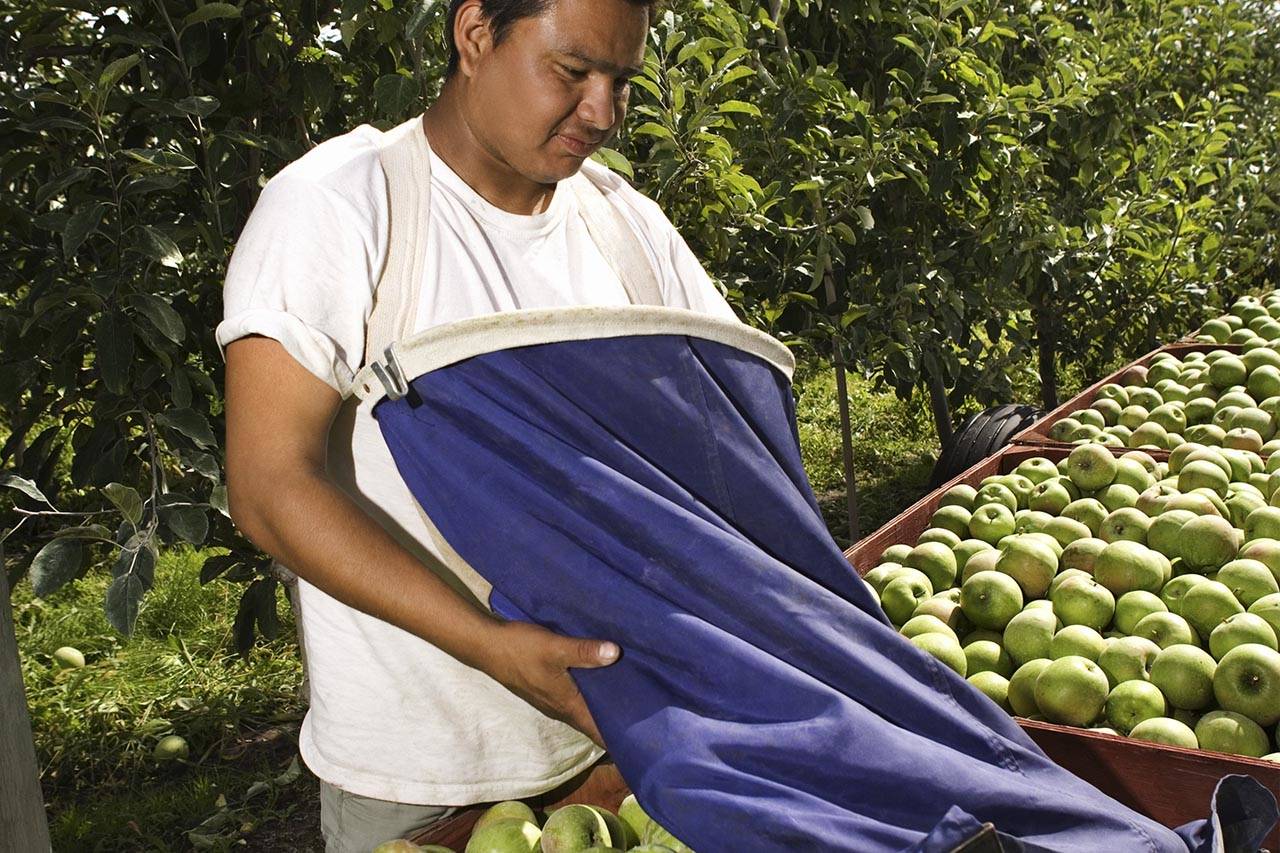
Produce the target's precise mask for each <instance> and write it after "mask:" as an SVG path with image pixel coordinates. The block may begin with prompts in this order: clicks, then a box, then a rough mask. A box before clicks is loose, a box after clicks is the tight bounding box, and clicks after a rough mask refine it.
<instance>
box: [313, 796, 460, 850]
mask: <svg viewBox="0 0 1280 853" xmlns="http://www.w3.org/2000/svg"><path fill="white" fill-rule="evenodd" d="M457 811H458V809H457V807H455V806H415V805H411V804H409V803H393V802H389V801H387V800H375V799H373V798H371V797H362V796H360V795H359V794H352V793H351V792H349V791H344V790H342V789H341V788H339V787H337V786H336V785H330V784H329V783H328V782H325V781H324V780H321V781H320V833H321V834H322V835H323V836H324V849H325V853H369V851H370V850H372V849H373V848H375V847H377V846H378V845H379V844H381V843H382V842H384V841H390V840H392V839H393V838H403V837H405V836H407V835H411V834H416V833H418V832H420V831H422V830H423V829H426V828H427V827H428V826H431V825H432V824H434V823H436V822H438V821H441V820H444V819H445V818H447V817H450V816H451V815H453V814H454V813H456V812H457Z"/></svg>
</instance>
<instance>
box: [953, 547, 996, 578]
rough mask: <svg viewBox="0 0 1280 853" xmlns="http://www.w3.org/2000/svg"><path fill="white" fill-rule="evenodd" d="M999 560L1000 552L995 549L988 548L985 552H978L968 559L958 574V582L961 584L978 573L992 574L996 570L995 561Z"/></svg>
mask: <svg viewBox="0 0 1280 853" xmlns="http://www.w3.org/2000/svg"><path fill="white" fill-rule="evenodd" d="M999 559H1000V551H999V550H998V549H996V548H989V549H988V550H986V551H980V552H979V553H977V554H974V555H973V556H972V557H970V558H969V561H968V562H966V563H965V564H964V567H963V569H962V570H961V572H960V582H961V584H963V583H964V582H965V581H967V580H968V579H969V578H971V577H973V576H974V575H976V574H977V573H978V572H993V571H995V569H996V561H998V560H999Z"/></svg>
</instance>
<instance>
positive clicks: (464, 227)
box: [217, 126, 734, 805]
mask: <svg viewBox="0 0 1280 853" xmlns="http://www.w3.org/2000/svg"><path fill="white" fill-rule="evenodd" d="M378 138H379V131H377V130H376V129H375V128H372V127H369V126H362V127H360V128H357V129H356V130H354V131H352V132H350V133H347V134H344V135H342V136H339V137H336V138H334V139H330V140H328V141H326V142H324V143H323V144H321V145H319V146H317V147H316V148H314V149H312V150H311V151H309V152H308V153H307V154H306V155H304V156H303V157H301V158H300V159H298V160H296V161H295V162H293V163H291V164H289V165H288V166H287V167H285V168H284V169H283V170H281V171H280V173H279V174H277V175H276V176H275V177H274V178H272V180H271V181H270V182H269V183H268V184H267V186H266V187H265V188H264V189H263V191H262V195H261V197H260V198H259V200H258V203H257V206H256V207H255V208H254V210H253V213H252V215H251V216H250V217H249V221H248V224H247V225H246V226H245V229H244V232H243V234H242V235H241V237H240V239H239V241H238V243H237V244H236V249H235V253H234V254H233V256H232V258H231V262H230V265H229V267H228V269H227V280H226V287H225V291H224V294H223V299H224V319H223V321H222V323H220V324H219V326H218V329H217V341H218V344H219V346H220V347H225V346H226V345H227V344H228V343H230V342H231V341H234V340H236V339H237V338H240V337H243V336H245V335H250V334H259V335H264V336H266V337H270V338H273V339H275V340H277V341H279V342H280V343H281V344H282V345H283V346H284V348H285V349H286V350H287V351H288V352H289V353H290V354H291V355H292V356H293V357H294V358H295V359H297V361H298V362H299V363H300V364H301V365H302V366H303V367H305V368H306V369H307V370H309V371H310V372H311V373H313V374H315V375H316V376H317V377H319V378H320V379H322V380H324V381H325V382H327V383H328V384H329V385H330V386H332V387H333V388H334V389H335V390H337V391H339V392H345V391H346V390H347V389H348V388H349V387H350V384H351V381H352V378H353V376H354V374H355V372H356V371H357V370H358V369H359V368H360V366H361V364H360V362H361V360H362V358H363V354H364V338H365V326H366V323H367V321H368V319H369V312H370V310H371V308H372V303H373V297H372V295H373V288H374V284H375V282H376V279H377V276H378V274H379V273H380V271H381V270H382V267H383V262H384V261H385V259H386V254H387V247H386V240H387V217H388V213H387V210H388V201H387V191H386V183H385V178H384V175H383V172H382V168H381V165H380V162H379V160H378V156H377V151H376V143H377V140H378ZM583 168H584V169H589V170H591V174H592V175H593V176H595V178H596V181H595V182H596V183H597V184H600V185H603V186H604V188H605V190H606V197H607V199H608V201H609V202H610V203H612V204H614V205H615V206H616V207H617V208H618V210H619V211H620V212H621V214H622V216H623V217H624V218H625V219H626V220H627V221H628V222H629V223H630V224H631V226H632V227H633V228H634V230H635V232H636V234H637V236H638V237H639V239H640V243H641V245H642V247H643V248H644V250H645V253H646V254H647V255H648V258H649V261H650V262H651V263H652V264H653V268H654V270H655V272H656V274H657V277H658V281H659V285H660V286H661V288H662V291H663V296H664V301H665V304H667V305H669V306H673V307H680V308H688V309H692V310H696V311H704V312H707V313H710V314H714V315H717V316H721V317H725V318H730V319H732V318H734V313H733V310H732V309H731V308H730V307H729V305H728V303H726V302H725V300H724V297H723V296H722V295H721V294H720V292H719V290H718V289H717V288H716V286H715V285H714V284H713V282H712V281H711V280H710V278H709V277H708V276H707V274H706V272H705V271H704V270H703V269H702V266H701V265H700V264H699V263H698V261H697V259H696V258H695V257H694V256H693V253H692V252H691V251H690V250H689V247H688V245H687V244H686V243H685V241H684V240H683V239H682V238H681V237H680V235H679V234H678V233H677V232H676V230H675V229H674V227H673V226H672V225H671V223H670V221H669V220H668V219H667V218H666V217H665V216H664V215H663V213H662V211H661V210H660V209H659V208H658V206H657V205H656V204H654V203H653V202H652V201H650V200H649V199H647V198H645V197H644V196H642V195H641V194H640V193H639V192H637V191H636V190H635V189H634V188H632V187H631V186H630V185H629V184H627V182H626V181H624V180H623V179H622V178H620V177H619V176H617V175H614V174H612V173H610V172H609V171H608V170H607V169H605V168H604V167H603V166H600V165H598V164H597V163H595V162H593V161H587V162H586V163H585V164H584V165H583ZM577 204H578V202H577V199H576V198H575V196H574V194H573V193H572V192H570V191H569V190H568V188H567V187H561V188H560V189H559V190H558V191H557V192H556V193H555V194H554V195H553V196H552V200H551V202H550V204H549V206H548V207H547V209H546V210H545V211H543V212H542V213H538V214H535V215H532V216H523V215H519V214H513V213H508V212H506V211H503V210H501V209H499V208H497V207H495V206H494V205H492V204H490V203H489V202H487V201H486V200H485V199H484V198H482V197H481V196H480V195H479V194H478V193H476V192H475V191H474V190H472V189H471V187H470V186H468V185H467V184H466V183H465V182H464V181H463V180H462V179H461V178H460V177H458V175H457V174H455V173H454V172H453V171H452V170H451V169H450V168H449V167H448V166H447V165H445V163H444V161H442V160H441V159H440V158H439V157H437V156H436V155H435V153H434V152H433V153H432V154H431V194H430V221H429V225H428V228H427V241H426V243H427V245H426V253H427V263H426V265H425V274H424V277H423V280H422V282H421V285H420V286H421V294H420V297H419V301H418V316H417V324H416V327H415V331H420V330H422V329H426V328H428V327H431V326H436V325H439V324H442V323H448V322H451V321H455V320H460V319H463V318H466V317H473V316H477V315H483V314H491V313H494V312H500V311H509V310H514V309H521V308H545V307H553V306H570V305H600V304H607V305H608V304H626V303H627V297H626V292H625V291H624V289H623V287H622V285H621V283H620V282H619V281H618V278H617V276H616V274H615V273H614V272H613V270H612V268H611V267H610V266H609V264H608V263H607V262H606V261H605V259H604V257H603V256H602V255H601V253H600V251H599V250H598V249H597V248H596V246H595V244H594V243H593V241H592V239H591V237H590V235H589V233H588V231H587V229H586V226H585V225H584V223H583V221H582V218H581V215H580V214H579V213H578V209H577ZM371 410H372V405H371V403H370V404H365V403H361V402H360V401H358V400H357V399H356V398H354V397H352V398H350V399H348V400H347V401H346V402H345V403H344V404H343V406H342V409H341V411H340V412H339V414H338V416H337V417H336V418H335V421H334V425H333V428H332V429H331V431H330V434H329V461H328V464H329V468H328V470H329V475H330V477H332V478H333V480H334V481H335V482H336V483H337V484H338V485H340V486H341V487H342V488H343V489H344V490H345V491H346V492H348V493H349V494H350V495H351V496H352V498H353V499H354V500H355V501H356V502H357V503H358V504H359V505H360V506H361V507H362V508H363V509H365V510H366V511H367V512H369V514H370V515H372V516H373V517H374V518H375V519H377V520H378V521H379V522H380V523H381V524H382V525H383V526H384V527H385V528H386V529H387V530H388V531H390V532H391V534H392V535H393V536H394V537H395V538H396V539H397V540H398V541H399V542H400V544H401V545H403V546H404V547H405V548H407V549H408V550H409V551H410V552H411V553H413V554H415V555H417V556H419V558H420V559H423V560H424V561H425V559H426V555H427V554H437V555H438V554H439V553H440V548H439V543H437V542H433V541H432V538H431V535H430V533H429V532H428V528H427V527H426V525H425V524H424V523H423V521H422V519H421V516H420V511H419V509H418V506H417V503H416V501H415V499H414V498H413V496H412V494H411V493H410V492H409V490H408V488H407V487H406V486H405V485H404V482H403V481H402V480H401V478H400V476H399V474H398V473H397V471H396V467H395V463H394V461H393V460H392V458H391V455H390V452H389V451H388V450H387V447H386V445H385V443H384V442H383V439H382V435H381V433H380V432H379V429H378V425H377V423H376V422H375V421H374V419H373V417H372V414H371ZM446 580H451V582H452V578H451V577H449V578H446ZM455 587H457V584H456V583H455ZM457 588H459V589H461V587H457ZM297 601H298V603H299V605H300V614H301V615H300V619H301V625H300V628H301V638H302V648H303V655H304V660H305V661H306V668H307V676H308V680H309V683H310V707H309V710H308V712H307V715H306V718H305V719H304V720H303V723H302V732H301V737H300V745H301V752H302V757H303V760H304V761H305V762H306V763H307V766H308V767H310V768H311V770H312V771H313V772H314V773H315V774H316V775H317V776H319V777H320V778H321V779H323V780H325V781H327V782H330V783H332V784H334V785H337V786H339V787H341V788H343V789H345V790H347V791H350V792H352V793H355V794H360V795H363V796H367V797H375V798H378V799H383V800H393V801H397V802H405V803H418V804H430V805H469V804H471V803H477V802H485V801H489V800H503V799H512V798H518V797H527V796H533V795H536V794H540V793H543V792H545V791H547V790H550V789H551V788H553V787H555V786H556V785H559V784H561V783H562V782H565V781H567V780H568V779H570V778H572V777H573V776H575V775H576V774H578V773H580V772H581V771H582V770H584V769H586V768H587V767H589V766H590V765H591V764H592V763H593V762H595V761H596V760H597V759H598V758H599V757H600V755H601V754H602V753H601V750H600V749H599V748H598V747H596V746H595V744H593V743H592V742H591V741H590V740H589V739H588V738H587V737H585V736H584V735H582V734H580V733H579V732H577V731H575V730H574V729H572V728H570V727H569V726H567V725H565V724H563V723H560V722H558V721H555V720H551V719H550V718H548V717H546V716H544V715H543V714H541V713H540V712H538V711H537V710H535V709H534V708H533V707H532V706H530V705H528V704H527V703H525V702H524V701H523V700H521V699H519V698H518V697H516V696H515V695H514V694H512V693H510V692H509V691H508V690H507V689H506V688H504V687H503V686H502V685H500V684H498V683H497V682H496V681H494V680H493V679H491V678H490V677H489V676H487V675H485V674H484V673H482V672H479V671H478V670H475V669H472V668H470V667H468V666H465V665H464V664H462V663H459V662H458V661H457V660H455V659H454V658H453V657H450V656H449V655H448V654H446V653H444V652H442V651H441V650H439V649H437V648H436V647H435V646H433V645H431V644H430V643H427V642H426V641H424V640H422V639H420V638H418V637H416V636H414V635H412V634H410V633H408V632H407V631H403V630H401V629H400V628H397V627H395V626H393V625H391V624H389V623H386V622H383V621H382V620H380V619H376V618H374V617H372V616H368V615H366V614H364V613H361V612H359V611H357V610H355V609H353V608H351V607H348V606H346V605H345V604H342V603H341V602H339V601H337V600H335V599H333V598H331V597H330V596H328V595H326V594H325V593H323V592H321V591H320V590H319V589H317V588H316V587H314V586H312V585H310V584H308V583H307V582H306V581H304V580H301V579H299V580H298V587H297Z"/></svg>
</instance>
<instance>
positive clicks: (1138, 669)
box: [1098, 637, 1160, 687]
mask: <svg viewBox="0 0 1280 853" xmlns="http://www.w3.org/2000/svg"><path fill="white" fill-rule="evenodd" d="M1159 653H1160V647H1159V646H1157V645H1156V644H1155V643H1153V642H1151V641H1150V640H1148V639H1145V638H1143V637H1117V638H1116V639H1114V640H1112V641H1111V642H1110V643H1107V647H1106V648H1105V649H1103V650H1102V654H1100V655H1098V666H1100V667H1102V671H1103V672H1105V673H1106V674H1107V681H1108V683H1110V685H1111V686H1112V687H1115V686H1116V685H1117V684H1120V683H1121V682H1125V681H1133V680H1135V679H1136V680H1138V681H1148V680H1150V678H1151V664H1152V663H1153V662H1154V661H1155V659H1156V655H1157V654H1159Z"/></svg>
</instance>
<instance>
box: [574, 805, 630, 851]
mask: <svg viewBox="0 0 1280 853" xmlns="http://www.w3.org/2000/svg"><path fill="white" fill-rule="evenodd" d="M590 808H591V809H592V811H594V812H595V813H596V814H598V815H600V818H601V819H602V820H603V821H604V825H605V826H606V827H607V828H608V830H609V843H610V844H611V845H612V846H611V847H604V846H602V847H601V848H600V849H602V850H618V851H622V850H626V849H627V848H628V847H631V846H633V845H634V844H636V843H637V842H638V841H639V840H640V839H639V837H637V836H632V835H631V827H630V826H629V825H627V824H625V823H623V822H622V820H621V818H619V817H618V816H617V815H616V814H614V813H613V812H611V811H609V810H608V809H606V808H605V807H604V806H596V805H592V806H590ZM588 849H594V848H588ZM583 853H587V851H583Z"/></svg>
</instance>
